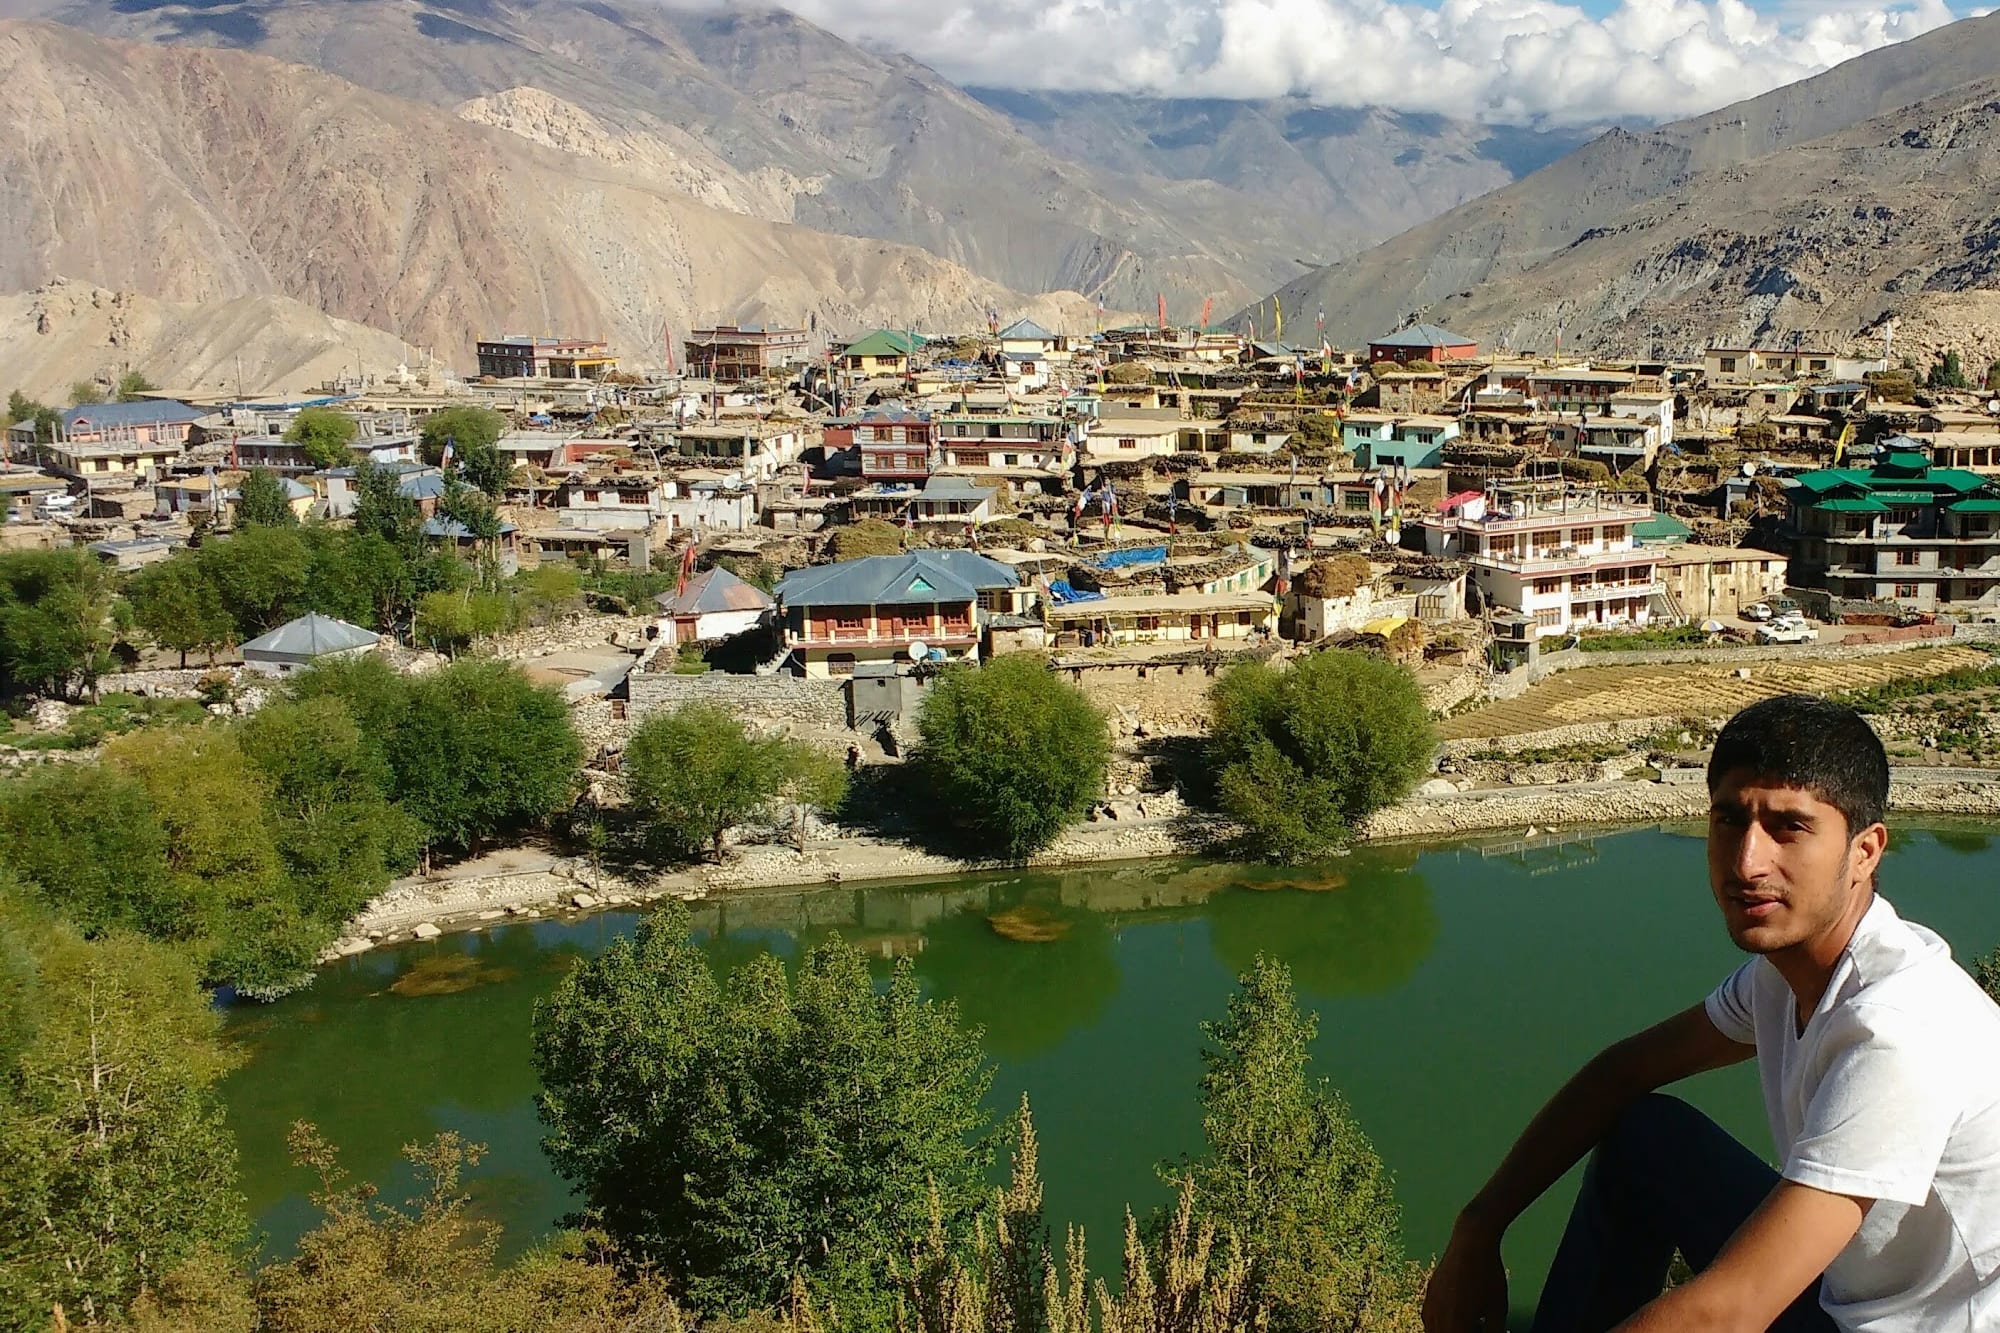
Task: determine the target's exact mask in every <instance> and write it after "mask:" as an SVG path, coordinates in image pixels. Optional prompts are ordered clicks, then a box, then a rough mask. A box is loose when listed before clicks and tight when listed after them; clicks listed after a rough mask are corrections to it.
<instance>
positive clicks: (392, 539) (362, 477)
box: [353, 463, 424, 559]
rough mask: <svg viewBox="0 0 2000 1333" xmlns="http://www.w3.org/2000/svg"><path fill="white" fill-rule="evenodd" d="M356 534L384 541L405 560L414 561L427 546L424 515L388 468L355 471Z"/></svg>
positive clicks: (359, 467) (366, 465)
mask: <svg viewBox="0 0 2000 1333" xmlns="http://www.w3.org/2000/svg"><path fill="white" fill-rule="evenodd" d="M353 519H354V531H356V532H359V533H366V534H369V535H372V536H375V537H379V538H381V539H382V540H383V541H385V542H387V543H388V544H389V545H391V546H393V547H394V548H396V550H397V551H398V552H399V553H400V554H401V555H402V556H403V557H404V558H405V559H414V558H415V557H416V556H417V555H418V554H419V553H420V552H421V551H422V550H423V545H424V539H423V526H424V511H423V506H421V505H419V504H418V503H417V501H416V499H415V498H414V497H413V496H409V495H405V494H403V484H402V482H401V480H400V479H399V478H398V477H397V475H396V474H395V473H394V472H392V471H390V470H389V469H388V468H386V467H378V466H376V465H375V464H373V463H361V464H358V465H357V466H356V467H355V469H354V515H353Z"/></svg>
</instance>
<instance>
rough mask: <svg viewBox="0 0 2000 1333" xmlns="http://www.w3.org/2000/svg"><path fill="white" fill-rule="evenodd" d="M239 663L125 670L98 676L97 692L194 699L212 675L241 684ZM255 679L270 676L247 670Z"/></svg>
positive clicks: (242, 673)
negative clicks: (183, 668) (204, 681)
mask: <svg viewBox="0 0 2000 1333" xmlns="http://www.w3.org/2000/svg"><path fill="white" fill-rule="evenodd" d="M245 674H246V673H245V669H244V668H243V667H240V666H213V667H188V668H187V669H186V670H184V671H183V670H181V669H179V668H166V669H162V670H159V671H122V672H119V673H118V674H117V675H115V676H99V677H98V678H97V692H98V693H99V694H100V695H103V694H139V695H144V696H146V697H147V698H150V699H192V698H194V697H196V696H197V695H199V694H200V693H201V682H202V681H203V680H204V679H206V678H208V677H210V676H227V677H228V678H229V680H230V683H231V684H239V683H241V682H242V679H243V677H244V675H245ZM248 674H249V675H250V678H251V679H252V680H256V681H260V682H268V681H270V679H271V677H269V676H265V675H261V674H259V673H255V672H250V673H248Z"/></svg>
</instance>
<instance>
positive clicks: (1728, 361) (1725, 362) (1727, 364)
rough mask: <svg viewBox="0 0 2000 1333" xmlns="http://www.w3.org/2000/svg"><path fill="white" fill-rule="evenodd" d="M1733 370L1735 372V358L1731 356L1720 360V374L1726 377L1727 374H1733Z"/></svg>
mask: <svg viewBox="0 0 2000 1333" xmlns="http://www.w3.org/2000/svg"><path fill="white" fill-rule="evenodd" d="M1735 370H1736V358H1735V357H1733V356H1725V357H1723V358H1722V373H1723V374H1725V375H1728V374H1733V373H1734V372H1735Z"/></svg>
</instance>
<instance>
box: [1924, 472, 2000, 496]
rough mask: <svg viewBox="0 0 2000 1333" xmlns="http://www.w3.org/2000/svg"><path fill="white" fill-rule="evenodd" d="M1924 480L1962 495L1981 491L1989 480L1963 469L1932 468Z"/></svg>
mask: <svg viewBox="0 0 2000 1333" xmlns="http://www.w3.org/2000/svg"><path fill="white" fill-rule="evenodd" d="M1924 480H1926V481H1930V482H1935V483H1936V484H1937V485H1940V486H1948V487H1950V488H1951V489H1952V490H1954V491H1958V492H1960V493H1961V494H1963V493H1964V492H1966V491H1977V490H1981V489H1983V488H1984V487H1985V485H1986V483H1987V481H1988V480H1989V478H1986V477H1982V476H1980V475H1979V474H1978V473H1977V472H1967V471H1966V470H1965V469H1964V468H1956V467H1934V468H1932V469H1931V474H1930V476H1928V477H1926V478H1924Z"/></svg>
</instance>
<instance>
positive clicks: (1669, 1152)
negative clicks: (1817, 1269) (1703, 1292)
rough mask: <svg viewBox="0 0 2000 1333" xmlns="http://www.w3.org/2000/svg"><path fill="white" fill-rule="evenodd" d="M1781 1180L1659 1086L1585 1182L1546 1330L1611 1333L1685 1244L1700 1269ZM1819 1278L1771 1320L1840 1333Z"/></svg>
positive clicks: (1560, 1259) (1544, 1309)
mask: <svg viewBox="0 0 2000 1333" xmlns="http://www.w3.org/2000/svg"><path fill="white" fill-rule="evenodd" d="M1777 1183H1778V1173H1777V1172H1775V1171H1773V1170H1772V1169H1771V1168H1770V1166H1769V1165H1767V1164H1766V1163H1765V1162H1763V1161H1762V1160H1761V1159H1759V1158H1758V1157H1757V1155H1756V1154H1754V1153H1752V1152H1751V1151H1750V1150H1749V1149H1748V1148H1745V1147H1744V1146H1743V1145H1742V1144H1740V1143H1738V1142H1737V1141H1736V1140H1735V1139H1733V1138H1731V1137H1729V1135H1728V1133H1727V1132H1725V1131H1724V1130H1723V1128H1722V1127H1721V1126H1720V1125H1718V1124H1716V1123H1715V1122H1714V1121H1713V1120H1710V1119H1709V1118H1708V1117H1707V1116H1705V1115H1703V1114H1702V1113H1701V1112H1699V1111H1697V1110H1695V1109H1694V1108H1693V1107H1692V1106H1689V1105H1688V1104H1687V1103H1686V1102H1684V1101H1681V1100H1679V1099H1678V1098H1674V1097H1666V1096H1662V1095H1660V1094H1658V1093H1655V1094H1653V1095H1652V1096H1650V1097H1647V1098H1645V1099H1644V1100H1642V1101H1640V1102H1638V1103H1637V1104H1635V1105H1634V1106H1633V1107H1632V1108H1631V1109H1630V1110H1628V1111H1626V1112H1625V1114H1624V1115H1623V1116H1622V1117H1620V1119H1619V1121H1618V1123H1617V1125H1615V1126H1614V1127H1613V1128H1612V1130H1611V1133H1610V1134H1608V1135H1606V1136H1605V1139H1604V1142H1602V1143H1601V1144H1599V1145H1598V1147H1597V1151H1596V1152H1595V1153H1593V1154H1592V1155H1591V1158H1590V1164H1589V1166H1587V1167H1586V1168H1585V1169H1584V1173H1583V1187H1582V1188H1581V1189H1580V1190H1578V1191H1577V1196H1576V1206H1575V1207H1574V1208H1572V1209H1571V1210H1570V1215H1569V1226H1568V1228H1567V1229H1566V1230H1564V1232H1563V1238H1562V1245H1561V1246H1560V1247H1559V1248H1558V1249H1557V1250H1556V1259H1555V1263H1554V1264H1552V1265H1551V1266H1550V1268H1549V1277H1548V1281H1547V1283H1546V1284H1544V1286H1543V1287H1542V1301H1541V1304H1540V1305H1539V1306H1537V1307H1536V1309H1535V1323H1534V1333H1603V1330H1605V1329H1609V1328H1613V1327H1615V1326H1616V1325H1617V1324H1618V1323H1619V1322H1620V1321H1621V1320H1623V1319H1625V1318H1627V1317H1628V1316H1630V1315H1631V1314H1632V1313H1633V1312H1635V1311H1637V1310H1638V1309H1639V1308H1640V1307H1641V1306H1643V1305H1645V1304H1646V1303H1647V1302H1648V1301H1650V1300H1652V1299H1653V1298H1654V1297H1656V1296H1658V1295H1659V1294H1660V1288H1661V1287H1662V1286H1663V1285H1664V1284H1665V1281H1666V1276H1667V1266H1668V1265H1669V1264H1670V1263H1672V1261H1673V1257H1674V1251H1675V1250H1679V1251H1680V1253H1681V1257H1682V1258H1684V1259H1686V1260H1687V1262H1688V1267H1690V1268H1692V1269H1693V1270H1694V1271H1695V1272H1697V1273H1699V1272H1700V1271H1701V1270H1702V1269H1704V1268H1706V1267H1708V1265H1710V1264H1711V1263H1713V1262H1715V1256H1716V1255H1717V1254H1719V1253H1721V1251H1722V1247H1723V1246H1724V1245H1725V1244H1726V1243H1728V1240H1729V1238H1730V1237H1731V1236H1732V1235H1734V1234H1735V1232H1736V1228H1737V1227H1739V1226H1741V1225H1742V1224H1743V1222H1744V1220H1745V1219H1746V1218H1748V1217H1749V1216H1750V1214H1751V1213H1752V1212H1754V1211H1755V1210H1756V1208H1757V1205H1758V1204H1760V1203H1762V1202H1763V1201H1764V1196H1766V1195H1767V1194H1769V1193H1770V1192H1771V1190H1772V1189H1773V1188H1774V1187H1775V1186H1776V1185H1777ZM1833 1327H1834V1325H1833V1321H1832V1320H1831V1319H1829V1318H1828V1317H1827V1315H1826V1312H1825V1311H1823V1310H1821V1309H1820V1307H1819V1283H1817V1282H1815V1283H1813V1284H1812V1286H1810V1287H1808V1288H1806V1290H1805V1291H1804V1292H1803V1293H1802V1294H1801V1295H1800V1296H1799V1298H1798V1299H1797V1300H1796V1301H1794V1302H1792V1305H1791V1308H1790V1309H1788V1310H1786V1311H1785V1312H1784V1314H1782V1315H1780V1316H1779V1317H1778V1320H1777V1322H1776V1323H1774V1324H1772V1325H1771V1328H1772V1330H1773V1331H1774V1333H1832V1330H1833Z"/></svg>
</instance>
